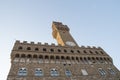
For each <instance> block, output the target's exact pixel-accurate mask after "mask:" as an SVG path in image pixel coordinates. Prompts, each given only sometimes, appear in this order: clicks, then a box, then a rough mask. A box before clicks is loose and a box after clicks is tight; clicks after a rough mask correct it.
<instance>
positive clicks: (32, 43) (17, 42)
mask: <svg viewBox="0 0 120 80" xmlns="http://www.w3.org/2000/svg"><path fill="white" fill-rule="evenodd" d="M15 44H29V45H44V46H58V45H56V44H54V43H51V44H48V43H41V42H37V43H35V42H33V41H31V42H28V41H20V40H17V41H16V42H15Z"/></svg>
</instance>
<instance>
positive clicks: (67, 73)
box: [65, 69, 72, 77]
mask: <svg viewBox="0 0 120 80" xmlns="http://www.w3.org/2000/svg"><path fill="white" fill-rule="evenodd" d="M65 75H66V76H68V77H70V76H72V73H71V71H70V70H69V69H66V70H65Z"/></svg>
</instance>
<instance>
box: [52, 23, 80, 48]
mask: <svg viewBox="0 0 120 80" xmlns="http://www.w3.org/2000/svg"><path fill="white" fill-rule="evenodd" d="M52 30H53V32H52V35H53V37H54V38H55V39H56V40H57V43H58V44H59V45H61V46H71V47H72V46H73V47H74V46H77V47H78V45H77V43H76V42H75V40H74V39H73V37H72V36H71V34H70V33H69V31H70V29H69V28H68V26H67V25H63V24H62V23H61V22H53V24H52Z"/></svg>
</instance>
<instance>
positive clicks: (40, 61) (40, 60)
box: [38, 55, 43, 63]
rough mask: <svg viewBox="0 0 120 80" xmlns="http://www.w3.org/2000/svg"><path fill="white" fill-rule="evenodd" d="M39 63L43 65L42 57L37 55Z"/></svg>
mask: <svg viewBox="0 0 120 80" xmlns="http://www.w3.org/2000/svg"><path fill="white" fill-rule="evenodd" d="M38 62H39V63H43V55H39V61H38Z"/></svg>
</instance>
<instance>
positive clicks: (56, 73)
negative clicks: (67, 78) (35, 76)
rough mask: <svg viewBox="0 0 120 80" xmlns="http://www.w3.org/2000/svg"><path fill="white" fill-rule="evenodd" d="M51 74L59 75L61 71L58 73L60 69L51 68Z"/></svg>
mask: <svg viewBox="0 0 120 80" xmlns="http://www.w3.org/2000/svg"><path fill="white" fill-rule="evenodd" d="M50 74H51V76H53V77H56V76H59V73H58V71H57V70H56V69H55V68H53V69H51V70H50Z"/></svg>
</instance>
